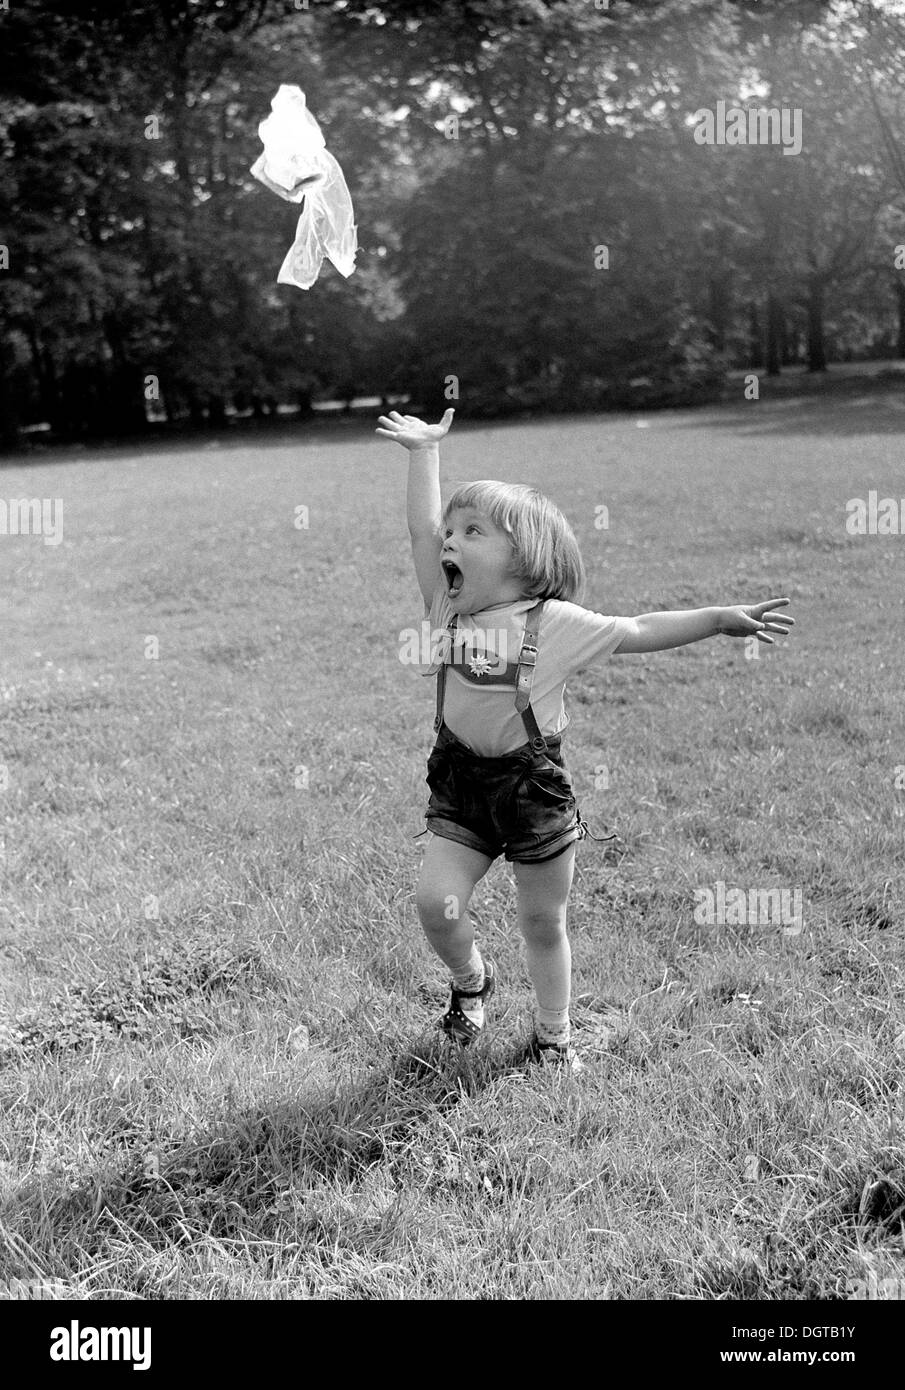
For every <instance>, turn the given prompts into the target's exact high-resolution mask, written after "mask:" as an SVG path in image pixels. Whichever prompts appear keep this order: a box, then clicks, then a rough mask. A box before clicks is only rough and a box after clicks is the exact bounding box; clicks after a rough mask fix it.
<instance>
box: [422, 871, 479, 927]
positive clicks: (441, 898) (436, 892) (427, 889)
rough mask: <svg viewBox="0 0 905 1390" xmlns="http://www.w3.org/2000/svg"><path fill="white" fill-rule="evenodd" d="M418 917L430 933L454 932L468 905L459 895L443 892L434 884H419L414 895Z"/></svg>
mask: <svg viewBox="0 0 905 1390" xmlns="http://www.w3.org/2000/svg"><path fill="white" fill-rule="evenodd" d="M415 903H416V906H417V908H418V916H419V917H420V918H421V923H422V925H423V926H425V927H428V928H429V929H430V930H431V931H444V930H447V931H454V930H455V928H456V926H457V925H458V923H459V922H460V921H461V920H462V917H463V916H464V914H465V909H466V908H467V906H468V903H467V902H465V901H463V900H462V897H461V895H460V894H457V893H448V892H444V891H443V890H442V889H441V888H438V887H437V886H436V885H435V884H432V883H426V884H420V885H419V887H418V891H417V893H416V894H415Z"/></svg>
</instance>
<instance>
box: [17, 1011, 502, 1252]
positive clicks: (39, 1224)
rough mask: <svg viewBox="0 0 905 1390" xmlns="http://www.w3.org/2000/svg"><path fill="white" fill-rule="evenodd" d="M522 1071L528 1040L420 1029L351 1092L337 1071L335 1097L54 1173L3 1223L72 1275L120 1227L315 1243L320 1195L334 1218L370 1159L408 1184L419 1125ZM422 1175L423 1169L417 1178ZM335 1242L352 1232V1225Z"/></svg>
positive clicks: (150, 1235) (148, 1242) (178, 1241)
mask: <svg viewBox="0 0 905 1390" xmlns="http://www.w3.org/2000/svg"><path fill="white" fill-rule="evenodd" d="M517 1074H525V1075H527V1047H526V1045H525V1044H524V1043H522V1044H519V1045H514V1046H511V1047H509V1048H507V1049H506V1050H505V1052H501V1051H497V1050H493V1051H491V1049H490V1048H483V1047H482V1048H479V1049H477V1050H474V1051H472V1050H468V1051H462V1050H460V1049H458V1048H456V1047H455V1046H454V1045H450V1044H449V1043H447V1042H445V1041H444V1040H442V1039H440V1038H439V1037H432V1036H428V1037H425V1038H422V1039H420V1040H419V1041H418V1042H416V1043H415V1044H414V1045H412V1046H410V1047H407V1046H405V1045H403V1046H402V1047H401V1048H400V1050H399V1051H398V1052H396V1053H395V1054H394V1055H393V1056H391V1057H390V1059H389V1060H388V1062H385V1063H384V1064H383V1065H382V1066H380V1067H377V1066H375V1067H373V1068H372V1069H371V1070H370V1072H369V1074H368V1075H367V1077H366V1078H364V1079H360V1078H359V1079H358V1080H355V1081H353V1084H352V1085H351V1086H348V1087H346V1086H344V1085H343V1083H342V1079H341V1078H340V1079H338V1080H337V1081H336V1082H334V1083H333V1085H334V1089H333V1093H332V1094H323V1090H322V1091H321V1094H319V1095H317V1096H316V1098H315V1099H313V1100H312V1101H308V1102H302V1101H298V1102H293V1101H287V1102H286V1103H284V1104H276V1105H271V1106H269V1107H267V1106H264V1107H260V1108H259V1107H254V1108H250V1109H246V1110H244V1111H236V1112H229V1113H228V1115H227V1116H226V1118H225V1119H224V1121H223V1122H221V1123H220V1124H219V1125H217V1126H215V1127H214V1128H213V1129H212V1130H211V1131H210V1132H208V1133H207V1134H205V1135H202V1136H198V1137H195V1138H193V1139H190V1140H188V1141H186V1142H183V1143H181V1144H179V1145H178V1146H176V1147H174V1148H173V1149H172V1150H171V1151H170V1152H169V1153H167V1154H163V1153H157V1154H148V1153H144V1154H141V1153H135V1155H134V1158H133V1162H132V1163H131V1164H130V1165H129V1166H128V1167H127V1168H123V1167H120V1168H119V1169H112V1168H108V1169H107V1170H106V1171H101V1172H98V1173H97V1174H95V1175H94V1176H93V1177H92V1179H91V1180H90V1181H89V1182H87V1183H85V1184H83V1185H81V1186H80V1187H79V1188H78V1189H77V1190H75V1191H69V1192H64V1191H61V1190H59V1187H58V1182H59V1180H58V1179H57V1178H55V1177H51V1178H50V1179H49V1180H45V1181H44V1182H41V1181H40V1180H35V1181H33V1182H32V1183H29V1184H27V1186H26V1188H25V1189H24V1190H23V1191H22V1192H21V1194H20V1195H19V1196H18V1197H17V1198H14V1199H13V1200H11V1201H9V1202H8V1203H7V1204H6V1206H5V1209H4V1213H3V1218H2V1225H3V1227H4V1228H5V1230H6V1231H8V1232H9V1231H14V1232H16V1234H17V1236H18V1237H19V1238H20V1239H21V1240H22V1241H24V1243H25V1245H26V1246H27V1247H28V1248H30V1249H31V1250H32V1251H33V1252H34V1253H38V1250H39V1249H42V1250H44V1251H47V1250H48V1249H50V1250H52V1251H53V1254H54V1263H55V1264H57V1265H63V1266H66V1268H64V1270H63V1271H62V1276H63V1277H68V1278H71V1277H72V1274H73V1272H74V1271H75V1270H77V1269H78V1268H79V1267H82V1268H84V1266H85V1264H86V1262H89V1261H91V1260H94V1259H96V1258H97V1257H98V1256H99V1255H100V1254H101V1252H102V1250H103V1249H104V1247H105V1244H106V1242H107V1241H108V1239H109V1238H111V1237H112V1238H120V1239H121V1238H122V1237H123V1235H124V1234H126V1235H127V1236H128V1238H129V1239H130V1241H131V1240H136V1241H138V1242H139V1243H140V1245H139V1248H145V1249H147V1248H148V1247H150V1248H153V1249H155V1250H163V1249H165V1248H169V1247H180V1246H186V1245H190V1244H192V1243H193V1242H195V1241H197V1240H199V1239H201V1238H205V1239H206V1238H208V1237H212V1238H214V1239H215V1240H228V1239H230V1238H235V1239H242V1238H247V1237H249V1236H251V1235H254V1236H255V1237H258V1238H262V1239H264V1240H270V1241H281V1240H289V1239H292V1238H294V1239H296V1240H298V1239H299V1237H302V1238H304V1237H305V1236H306V1235H307V1236H308V1237H310V1239H311V1240H312V1242H316V1241H317V1239H318V1238H319V1235H320V1236H323V1234H324V1228H325V1216H324V1193H325V1191H327V1192H332V1196H333V1197H334V1198H335V1205H336V1209H337V1211H338V1212H340V1213H341V1211H342V1206H343V1198H344V1196H345V1197H346V1198H347V1197H348V1189H350V1188H351V1189H352V1190H353V1192H354V1189H355V1188H356V1187H357V1186H359V1185H360V1184H361V1183H362V1182H363V1180H364V1179H365V1177H366V1175H367V1174H368V1172H369V1170H373V1169H374V1168H375V1166H376V1167H378V1168H379V1169H380V1171H381V1173H382V1175H384V1176H385V1177H387V1178H389V1179H390V1180H392V1181H394V1182H395V1181H398V1182H399V1183H400V1184H404V1185H405V1186H406V1188H411V1187H413V1186H415V1185H416V1184H415V1183H414V1182H413V1170H412V1156H411V1151H412V1147H413V1144H417V1140H418V1136H419V1133H420V1132H422V1131H424V1130H430V1129H431V1128H432V1126H434V1125H435V1124H436V1121H437V1118H438V1117H441V1118H442V1116H443V1115H444V1114H448V1113H449V1112H450V1111H452V1110H454V1109H455V1107H456V1106H457V1105H459V1103H460V1102H461V1101H462V1100H463V1099H464V1098H465V1097H468V1096H474V1095H476V1094H478V1093H480V1092H481V1091H482V1090H483V1089H485V1088H486V1087H487V1086H489V1085H491V1084H493V1083H494V1082H496V1081H498V1080H500V1079H502V1078H504V1077H509V1076H513V1077H514V1076H515V1075H517ZM432 1151H433V1152H434V1156H436V1154H435V1145H432V1143H431V1139H430V1135H429V1134H427V1135H424V1137H423V1142H422V1145H421V1147H420V1150H419V1162H420V1163H421V1164H422V1167H423V1165H424V1154H425V1153H427V1152H432ZM431 1176H432V1175H431V1174H430V1173H429V1172H428V1173H427V1174H426V1175H425V1174H421V1176H420V1181H421V1182H424V1180H425V1177H426V1179H427V1181H428V1182H430V1180H431ZM436 1176H437V1177H438V1178H439V1176H440V1174H439V1171H438V1173H437V1175H436ZM54 1189H56V1190H54ZM343 1189H346V1191H345V1193H344V1191H343ZM328 1205H329V1204H328ZM309 1207H310V1208H311V1209H309ZM335 1220H337V1221H338V1217H335ZM327 1224H328V1225H329V1224H330V1223H329V1222H328V1223H327ZM339 1224H340V1225H341V1224H342V1223H341V1222H339ZM366 1224H367V1223H366ZM372 1224H373V1223H372ZM352 1225H353V1227H354V1226H355V1222H353V1223H352ZM359 1225H360V1222H359ZM334 1234H335V1233H334ZM361 1234H362V1231H361V1230H359V1231H358V1235H359V1236H360V1235H361ZM343 1239H344V1241H345V1240H346V1239H349V1240H351V1239H352V1231H351V1228H349V1227H348V1223H347V1228H346V1230H345V1233H344V1237H343ZM353 1244H354V1242H353ZM25 1273H27V1274H33V1270H31V1271H25ZM59 1274H60V1270H59V1269H57V1270H56V1271H54V1277H57V1276H58V1275H59ZM11 1275H12V1276H14V1277H20V1275H19V1274H18V1273H17V1272H16V1271H15V1270H12V1271H11ZM7 1277H10V1272H7Z"/></svg>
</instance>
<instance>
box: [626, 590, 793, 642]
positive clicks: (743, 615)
mask: <svg viewBox="0 0 905 1390" xmlns="http://www.w3.org/2000/svg"><path fill="white" fill-rule="evenodd" d="M788 602H789V600H788V599H787V598H772V599H767V601H766V602H765V603H753V604H750V605H742V604H736V605H735V606H734V607H731V608H689V609H685V610H682V611H679V612H665V613H642V614H641V615H640V616H639V617H637V618H630V619H629V620H628V621H629V622H630V623H631V624H632V627H631V630H630V632H629V634H628V636H627V637H623V639H622V641H621V642H620V643H619V646H618V647H617V648H616V652H622V653H625V652H662V651H666V650H667V649H668V648H669V647H685V646H687V645H688V643H689V642H700V641H701V640H702V639H703V638H704V637H716V636H717V634H718V633H721V632H722V633H724V634H725V635H726V636H727V637H751V636H755V637H756V638H757V640H758V641H759V642H769V643H771V644H772V642H773V638H772V637H771V636H770V635H769V634H770V633H771V632H776V633H778V634H779V635H780V636H781V637H785V636H787V635H788V631H789V628H790V627H793V626H794V624H795V619H794V618H792V617H790V616H789V614H788V613H777V612H775V611H774V610H775V609H777V608H781V607H782V606H783V605H784V604H786V603H788Z"/></svg>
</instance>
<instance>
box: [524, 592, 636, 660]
mask: <svg viewBox="0 0 905 1390" xmlns="http://www.w3.org/2000/svg"><path fill="white" fill-rule="evenodd" d="M552 606H553V605H551V607H552ZM552 616H553V621H552V622H551V624H550V639H549V641H550V644H551V646H552V647H553V649H554V650H553V651H552V652H551V655H552V656H554V658H555V659H556V660H557V662H558V664H559V668H560V670H562V671H563V673H564V674H567V675H572V674H573V673H575V672H576V671H582V670H584V669H585V667H588V666H594V665H597V664H598V663H599V662H601V661H603V660H605V658H606V657H608V656H612V654H613V652H614V651H615V650H616V648H617V647H618V646H619V644H620V643H621V642H622V641H623V639H624V638H625V637H627V636H628V634H629V632H630V630H631V623H632V619H631V618H621V617H613V616H609V615H607V614H605V613H595V612H593V611H592V610H591V609H590V608H582V607H581V605H580V604H577V603H563V602H556V604H555V612H554V614H553V615H552ZM546 640H547V639H545V641H546Z"/></svg>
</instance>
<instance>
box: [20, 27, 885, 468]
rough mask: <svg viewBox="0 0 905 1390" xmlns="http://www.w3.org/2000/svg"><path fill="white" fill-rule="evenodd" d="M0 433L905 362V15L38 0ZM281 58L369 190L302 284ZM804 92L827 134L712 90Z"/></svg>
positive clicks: (529, 400) (691, 383)
mask: <svg viewBox="0 0 905 1390" xmlns="http://www.w3.org/2000/svg"><path fill="white" fill-rule="evenodd" d="M0 30H2V33H0V38H2V47H0V91H2V93H3V95H2V97H0V246H2V247H3V248H4V250H3V251H2V252H0V257H2V260H0V265H2V269H0V436H2V439H3V441H4V442H5V443H6V444H11V443H14V442H15V441H16V438H17V434H18V430H19V429H20V428H21V426H23V425H25V424H29V423H32V422H37V421H47V422H49V423H50V425H51V426H52V428H53V430H54V432H55V433H56V434H57V435H59V436H60V437H79V436H86V435H95V436H96V435H103V434H117V433H121V432H128V431H133V430H136V429H142V428H144V427H145V426H146V421H147V416H148V412H149V407H150V408H152V410H155V411H157V413H158V414H163V413H164V412H165V413H166V415H167V416H168V417H169V418H170V419H174V420H176V419H184V420H186V421H189V422H193V423H195V424H202V423H208V424H212V425H218V424H220V423H222V421H223V419H224V417H225V413H226V411H227V409H228V408H232V407H235V408H237V409H240V410H241V409H250V410H252V411H253V412H255V413H257V414H261V415H265V414H267V413H269V412H272V411H273V410H275V408H276V405H277V403H288V404H294V405H296V406H298V408H299V409H300V410H302V411H304V410H306V409H307V408H309V407H310V404H311V401H312V399H313V398H314V397H316V396H317V395H318V394H319V393H330V394H334V395H339V396H340V397H342V398H345V397H348V396H350V395H352V394H354V393H357V392H368V393H372V392H373V393H376V394H381V395H386V394H388V393H391V392H398V391H404V390H410V391H411V392H412V393H413V395H414V397H415V398H416V399H417V400H418V401H419V402H422V403H424V404H425V406H427V407H429V408H433V407H435V406H440V405H443V404H446V403H448V400H449V399H455V398H456V393H457V394H458V399H460V400H461V403H462V406H463V408H466V409H470V410H471V411H473V412H474V413H493V412H501V411H505V410H507V409H516V408H525V407H537V408H545V409H563V408H568V409H575V408H581V407H584V406H591V407H600V406H606V405H608V404H616V405H619V404H624V403H626V402H627V401H630V400H634V399H638V398H639V393H642V394H643V395H644V398H645V399H648V400H651V401H662V402H675V401H686V400H693V399H697V398H702V397H705V396H706V395H707V394H708V393H710V392H712V391H713V390H714V389H715V388H716V387H717V386H718V384H719V382H720V381H721V379H722V376H723V374H724V373H725V371H726V369H727V367H729V366H731V365H736V366H741V365H750V366H751V367H753V368H754V369H756V370H764V371H767V372H772V373H776V372H779V371H780V370H781V368H782V366H783V365H784V364H785V363H788V362H792V361H806V362H807V363H808V365H809V366H810V368H811V369H812V370H814V371H820V370H822V369H823V368H824V367H825V366H826V364H827V362H828V361H829V360H831V359H833V358H836V359H838V358H850V357H855V356H871V355H874V356H879V355H883V354H889V353H897V354H899V355H905V269H903V268H902V264H901V262H902V257H901V256H899V257H898V261H899V264H898V265H897V263H896V262H897V255H896V247H897V246H900V245H902V244H903V243H905V217H903V210H905V136H903V121H902V116H903V97H902V90H903V82H902V79H903V72H905V44H903V39H905V20H903V19H902V18H901V17H899V18H897V17H895V16H894V15H893V14H891V13H890V12H889V9H888V7H884V6H882V5H878V4H875V3H868V2H867V0H863V3H857V2H856V0H851V2H849V0H794V3H793V2H792V0H758V2H757V3H755V2H754V0H751V2H750V3H744V0H740V2H739V3H735V2H734V0H635V3H628V0H624V2H623V3H618V0H614V3H613V4H612V6H611V7H610V8H608V9H603V8H601V9H598V8H596V6H594V5H592V4H590V3H588V0H559V2H558V3H556V2H555V0H550V2H549V3H544V2H543V0H449V3H444V4H442V5H438V4H435V3H428V2H427V0H385V2H384V3H380V0H347V3H345V4H339V3H338V2H337V0H323V3H318V0H311V4H310V5H309V7H308V8H307V9H299V10H293V9H290V8H287V5H286V4H285V3H284V0H256V3H245V4H242V5H232V4H224V3H222V0H153V3H150V2H149V0H130V3H129V4H128V5H124V6H121V7H111V6H109V5H106V4H105V5H99V4H92V3H90V2H89V3H85V0H79V3H75V0H57V3H55V5H54V6H53V7H52V8H50V7H47V6H44V5H43V4H41V3H38V0H20V3H17V4H16V5H15V6H13V7H11V8H10V9H9V10H8V11H3V12H0ZM281 82H291V83H297V84H298V85H299V86H301V87H302V88H303V90H304V91H305V92H306V95H307V97H308V100H309V105H310V107H311V109H312V111H313V112H314V113H315V115H316V116H317V118H318V120H319V122H320V124H321V126H322V128H323V130H324V132H325V134H326V137H327V141H328V148H330V149H331V151H332V152H333V153H335V154H336V155H337V157H338V158H339V159H340V162H341V163H342V166H343V169H344V172H345V174H346V178H347V181H348V183H349V186H350V189H351V190H352V193H353V199H354V202H355V209H356V220H357V222H358V226H359V241H360V246H361V249H360V252H359V257H358V269H357V270H356V273H355V274H354V275H353V276H352V278H351V279H350V280H349V281H345V280H343V279H342V278H341V277H340V276H339V275H337V274H336V273H335V272H334V271H333V270H332V269H331V268H329V267H327V268H325V270H324V272H323V274H322V276H321V279H320V280H319V281H318V283H317V284H316V285H315V286H314V288H313V289H312V290H310V291H308V292H307V293H303V292H300V291H298V290H295V289H293V288H291V287H285V286H277V285H276V272H277V269H278V267H279V264H280V262H281V260H282V257H283V255H284V254H285V251H286V249H287V247H288V245H289V243H290V241H291V240H292V236H293V233H294V227H295V221H296V218H297V216H298V209H297V208H295V207H293V206H292V205H289V204H286V203H282V202H280V200H278V199H276V198H274V197H273V196H272V195H271V194H269V193H267V192H266V191H265V190H263V189H262V188H261V187H260V185H258V184H257V183H256V182H255V180H253V179H252V178H251V176H250V174H249V168H250V165H251V164H252V162H253V161H254V159H255V157H256V155H257V153H258V152H259V149H260V145H259V142H258V138H257V125H258V123H259V121H260V120H262V119H263V117H264V116H265V115H266V114H267V112H268V110H269V103H270V99H271V97H272V96H273V94H274V92H275V91H276V88H277V86H278V85H279V83H281ZM719 100H722V101H724V102H726V103H727V104H728V105H729V106H730V107H731V106H749V105H752V104H756V105H758V106H763V107H787V108H797V109H799V110H800V111H801V131H802V140H801V149H800V152H799V153H797V154H795V155H794V156H787V155H784V154H783V152H782V149H781V148H779V147H777V146H776V145H769V144H760V145H754V146H749V147H739V146H730V145H719V146H714V145H711V146H707V145H702V144H699V143H697V142H696V140H695V139H694V138H693V124H694V122H693V117H694V115H695V112H697V111H700V110H712V109H714V107H715V105H716V103H717V101H719Z"/></svg>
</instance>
